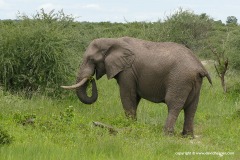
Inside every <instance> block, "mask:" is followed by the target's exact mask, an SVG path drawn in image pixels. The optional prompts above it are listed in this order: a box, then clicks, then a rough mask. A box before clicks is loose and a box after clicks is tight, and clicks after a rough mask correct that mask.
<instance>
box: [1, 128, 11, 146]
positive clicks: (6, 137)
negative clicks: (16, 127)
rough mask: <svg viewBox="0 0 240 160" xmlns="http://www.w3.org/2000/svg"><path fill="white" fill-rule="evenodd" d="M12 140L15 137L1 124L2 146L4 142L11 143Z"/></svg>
mask: <svg viewBox="0 0 240 160" xmlns="http://www.w3.org/2000/svg"><path fill="white" fill-rule="evenodd" d="M12 141H13V137H12V136H11V135H9V134H8V132H7V131H6V130H4V129H3V128H2V127H1V126H0V146H1V145H4V144H10V143H12Z"/></svg>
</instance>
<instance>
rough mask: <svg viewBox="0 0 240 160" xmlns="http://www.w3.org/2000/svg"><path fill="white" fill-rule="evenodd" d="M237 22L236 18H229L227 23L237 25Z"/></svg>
mask: <svg viewBox="0 0 240 160" xmlns="http://www.w3.org/2000/svg"><path fill="white" fill-rule="evenodd" d="M237 21H238V19H237V18H236V17H235V16H228V17H227V21H226V23H227V24H234V25H237Z"/></svg>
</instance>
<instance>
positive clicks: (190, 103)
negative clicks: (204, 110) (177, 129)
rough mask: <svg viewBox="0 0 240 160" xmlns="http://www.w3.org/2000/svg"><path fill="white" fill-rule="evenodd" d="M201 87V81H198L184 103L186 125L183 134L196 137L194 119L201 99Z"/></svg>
mask: <svg viewBox="0 0 240 160" xmlns="http://www.w3.org/2000/svg"><path fill="white" fill-rule="evenodd" d="M200 89H201V83H197V84H196V85H195V87H194V88H193V89H192V91H191V92H190V94H189V97H188V99H187V101H186V103H185V105H184V125H183V131H182V135H183V136H188V135H189V136H192V137H194V134H193V132H194V130H193V121H194V116H195V113H196V110H197V105H198V101H199V94H200Z"/></svg>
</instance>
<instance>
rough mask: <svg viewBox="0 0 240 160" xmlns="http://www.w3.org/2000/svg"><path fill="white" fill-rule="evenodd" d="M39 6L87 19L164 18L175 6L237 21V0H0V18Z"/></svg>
mask: <svg viewBox="0 0 240 160" xmlns="http://www.w3.org/2000/svg"><path fill="white" fill-rule="evenodd" d="M42 8H43V9H44V11H46V12H50V11H51V10H53V9H54V10H55V11H60V10H62V9H63V11H64V13H65V14H68V15H73V16H74V17H76V18H75V20H76V21H88V22H103V21H110V22H133V21H146V22H156V21H158V20H162V21H164V19H166V17H167V16H169V15H171V14H173V13H174V12H176V10H178V9H179V8H182V9H183V10H190V11H193V12H194V13H195V14H201V13H206V14H207V15H209V16H210V17H211V18H213V19H214V20H221V21H222V22H226V19H227V17H228V16H235V17H236V18H237V19H238V22H239V21H240V0H65V1H63V0H0V19H16V17H17V13H18V12H20V13H25V14H26V15H28V16H31V15H34V14H36V13H37V11H40V9H42Z"/></svg>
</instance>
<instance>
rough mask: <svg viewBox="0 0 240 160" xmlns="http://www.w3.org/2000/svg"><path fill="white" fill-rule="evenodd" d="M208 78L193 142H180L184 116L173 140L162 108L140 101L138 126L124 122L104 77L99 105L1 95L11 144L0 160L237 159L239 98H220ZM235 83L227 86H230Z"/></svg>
mask: <svg viewBox="0 0 240 160" xmlns="http://www.w3.org/2000/svg"><path fill="white" fill-rule="evenodd" d="M211 75H212V79H213V83H214V86H213V87H211V86H210V85H209V84H208V82H207V80H204V84H203V87H202V92H201V97H200V102H199V106H198V111H197V113H196V118H195V135H196V138H195V139H189V138H182V137H181V136H180V132H181V130H182V126H183V113H181V115H180V116H179V118H178V121H177V123H176V128H175V131H176V135H175V136H165V135H164V134H163V131H162V128H163V126H164V123H165V120H166V116H167V107H166V105H164V104H154V103H151V102H148V101H145V100H143V101H141V102H140V105H139V108H138V120H137V121H131V120H127V119H126V118H125V116H124V113H123V109H122V106H121V102H120V98H119V91H118V86H117V83H116V82H115V80H110V81H108V80H107V78H106V77H104V78H102V79H101V80H99V81H98V82H97V83H98V89H99V99H98V101H97V102H96V103H95V104H93V105H84V104H82V103H80V102H79V101H78V99H77V98H76V97H75V96H72V97H64V98H62V99H53V98H48V97H44V96H39V95H36V96H33V98H32V99H26V98H24V97H22V96H21V95H11V94H9V93H5V92H3V91H0V126H1V127H2V128H3V129H4V130H5V131H7V132H8V134H9V135H10V136H12V138H13V142H12V143H11V144H9V145H0V159H1V160H12V159H13V160H14V159H16V160H20V159H24V160H28V159H29V160H33V159H34V160H38V159H39V160H44V159H46V160H49V159H56V160H61V159H62V160H66V159H91V160H92V159H104V160H106V159H124V160H133V159H141V160H142V159H146V160H150V159H236V160H237V159H240V143H239V142H240V135H239V134H240V125H239V124H240V101H239V94H237V92H230V93H228V94H223V91H222V89H221V86H220V82H219V79H217V77H215V76H214V72H212V73H211ZM233 77H234V76H233ZM237 78H238V77H235V79H233V78H232V79H229V78H228V79H227V81H228V83H229V84H230V85H231V84H232V82H233V81H235V80H237ZM231 87H232V88H233V87H234V86H231ZM32 119H34V121H33V120H32ZM93 121H99V122H103V123H106V124H110V125H112V126H113V127H115V128H118V129H119V132H118V133H117V134H111V133H109V131H108V130H107V129H102V128H99V127H95V126H93V124H92V122H93ZM33 122H34V123H33Z"/></svg>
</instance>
